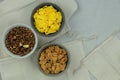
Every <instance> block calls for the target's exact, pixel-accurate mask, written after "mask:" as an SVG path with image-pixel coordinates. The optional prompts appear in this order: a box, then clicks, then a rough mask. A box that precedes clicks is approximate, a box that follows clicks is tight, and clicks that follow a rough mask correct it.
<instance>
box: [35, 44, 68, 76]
mask: <svg viewBox="0 0 120 80" xmlns="http://www.w3.org/2000/svg"><path fill="white" fill-rule="evenodd" d="M55 45H57V46H59V47H60V48H62V49H65V51H66V52H67V57H68V61H67V63H66V68H65V70H64V71H62V72H60V73H57V74H55V73H50V74H46V73H45V72H44V71H43V70H42V68H41V66H40V64H39V57H40V55H41V52H42V51H43V50H45V49H46V48H48V47H49V46H55ZM36 61H37V65H38V67H39V69H40V71H41V72H42V73H43V74H45V75H48V76H55V75H60V74H62V73H64V72H66V70H67V69H68V66H69V63H70V54H69V52H68V50H67V49H66V48H65V47H64V46H63V45H60V44H57V43H49V44H46V45H44V46H42V47H41V48H40V50H39V51H38V54H37V60H36Z"/></svg>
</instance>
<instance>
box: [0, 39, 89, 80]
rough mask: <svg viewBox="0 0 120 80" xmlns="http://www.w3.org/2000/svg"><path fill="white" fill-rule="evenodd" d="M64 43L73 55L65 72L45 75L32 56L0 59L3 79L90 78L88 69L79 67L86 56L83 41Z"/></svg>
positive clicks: (48, 79)
mask: <svg viewBox="0 0 120 80" xmlns="http://www.w3.org/2000/svg"><path fill="white" fill-rule="evenodd" d="M63 45H64V46H65V47H66V48H67V49H68V51H70V57H71V62H70V65H69V67H68V70H67V72H65V73H64V74H62V75H57V76H53V77H49V76H46V75H43V74H42V73H41V71H40V70H39V68H38V66H36V65H34V63H33V62H32V61H31V59H30V58H28V59H22V60H21V59H20V60H19V59H7V60H2V61H0V73H1V76H2V80H90V79H89V73H88V71H87V70H86V69H85V68H84V67H81V68H79V66H80V60H81V59H82V58H84V51H83V46H82V42H81V41H78V40H75V41H72V42H67V43H63ZM77 68H78V69H77ZM75 70H77V71H75Z"/></svg>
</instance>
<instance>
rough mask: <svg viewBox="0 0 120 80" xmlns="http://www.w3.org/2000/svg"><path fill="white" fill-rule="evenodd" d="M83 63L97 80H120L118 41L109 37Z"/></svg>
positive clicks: (119, 43)
mask: <svg viewBox="0 0 120 80" xmlns="http://www.w3.org/2000/svg"><path fill="white" fill-rule="evenodd" d="M83 62H84V64H85V66H86V67H87V69H88V70H89V71H90V72H91V73H92V74H93V75H94V76H95V77H96V79H97V80H120V74H119V72H120V40H119V39H118V38H117V37H116V36H111V37H109V38H108V39H107V40H106V41H104V42H103V43H102V44H101V45H100V46H99V47H97V48H96V49H95V50H94V51H93V52H91V54H90V55H88V56H87V57H86V58H85V59H84V60H83Z"/></svg>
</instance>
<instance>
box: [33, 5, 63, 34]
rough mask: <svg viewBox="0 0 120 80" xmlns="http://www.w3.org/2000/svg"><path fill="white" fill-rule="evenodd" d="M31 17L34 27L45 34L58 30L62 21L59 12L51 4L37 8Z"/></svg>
mask: <svg viewBox="0 0 120 80" xmlns="http://www.w3.org/2000/svg"><path fill="white" fill-rule="evenodd" d="M33 18H34V20H35V22H34V25H35V27H36V29H37V30H38V31H39V32H41V33H45V34H46V35H49V34H51V33H55V32H56V31H58V30H59V29H60V26H61V22H62V14H61V12H59V11H57V10H56V9H55V8H54V7H53V6H44V7H43V8H40V9H38V10H37V11H36V13H35V14H34V15H33Z"/></svg>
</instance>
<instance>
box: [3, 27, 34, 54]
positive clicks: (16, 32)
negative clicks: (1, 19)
mask: <svg viewBox="0 0 120 80" xmlns="http://www.w3.org/2000/svg"><path fill="white" fill-rule="evenodd" d="M34 43H35V37H34V34H33V33H32V31H31V30H30V29H28V28H25V27H21V26H20V27H15V28H13V29H11V30H10V31H9V32H8V33H7V35H6V39H5V44H6V47H7V48H8V50H9V51H11V52H12V53H13V54H16V55H20V56H24V55H26V54H28V53H29V52H30V51H31V50H32V49H33V47H34Z"/></svg>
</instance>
